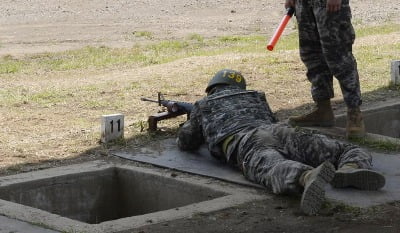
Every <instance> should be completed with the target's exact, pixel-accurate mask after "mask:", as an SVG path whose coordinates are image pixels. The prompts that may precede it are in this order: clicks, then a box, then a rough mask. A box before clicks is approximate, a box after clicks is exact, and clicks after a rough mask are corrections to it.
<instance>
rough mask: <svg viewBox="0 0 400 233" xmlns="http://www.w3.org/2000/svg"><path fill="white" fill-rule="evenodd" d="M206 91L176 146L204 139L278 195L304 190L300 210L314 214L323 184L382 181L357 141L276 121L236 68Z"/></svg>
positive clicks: (193, 145)
mask: <svg viewBox="0 0 400 233" xmlns="http://www.w3.org/2000/svg"><path fill="white" fill-rule="evenodd" d="M206 93H207V96H206V97H204V98H203V99H201V100H199V101H197V102H196V103H195V104H194V107H193V109H192V112H191V114H190V119H189V120H188V121H186V122H185V124H184V125H183V126H182V128H180V130H179V132H178V139H177V142H178V146H179V148H180V149H182V150H196V149H198V148H199V147H200V145H201V144H203V143H204V142H205V143H206V144H207V146H208V150H209V151H210V153H211V155H213V156H214V157H216V158H218V159H220V160H222V161H225V162H227V163H229V164H231V165H233V166H237V167H238V168H239V169H240V170H241V171H242V173H243V175H244V176H245V177H246V178H247V179H248V180H250V181H252V182H255V183H258V184H261V185H263V186H265V187H266V188H268V189H269V190H271V191H272V192H273V193H276V194H281V193H302V198H301V204H300V207H301V209H302V210H303V211H304V213H306V214H316V213H317V212H318V210H319V209H320V207H321V204H322V201H323V200H324V197H325V196H324V194H325V191H324V186H325V184H327V183H331V182H332V185H333V186H334V187H337V188H344V187H348V186H352V187H355V188H359V189H366V190H376V189H379V188H381V187H382V186H383V185H384V184H385V178H384V177H383V176H382V175H381V174H380V173H378V172H376V171H372V170H370V168H371V166H372V165H371V160H372V158H371V155H370V154H368V153H366V152H365V151H363V150H362V149H361V148H359V147H357V146H356V145H352V144H348V143H343V142H340V141H337V140H332V139H329V138H328V137H326V136H323V135H320V134H311V133H310V132H305V131H304V132H303V131H296V130H295V129H294V128H291V127H288V126H286V125H282V124H277V123H276V119H275V117H274V115H273V113H272V111H271V109H270V107H269V106H268V103H267V100H266V97H265V94H264V93H263V92H257V91H248V90H246V82H245V79H244V78H243V76H242V75H241V74H240V73H239V72H237V71H234V70H229V69H224V70H221V71H219V72H217V73H216V74H215V76H214V77H213V78H212V79H211V81H210V82H209V84H208V86H207V88H206ZM335 167H337V168H339V169H338V170H336V171H335ZM332 179H333V180H332Z"/></svg>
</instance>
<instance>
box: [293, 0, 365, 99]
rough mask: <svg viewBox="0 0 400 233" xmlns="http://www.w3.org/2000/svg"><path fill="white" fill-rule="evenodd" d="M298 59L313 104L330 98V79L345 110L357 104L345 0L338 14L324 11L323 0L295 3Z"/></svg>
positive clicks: (351, 35)
mask: <svg viewBox="0 0 400 233" xmlns="http://www.w3.org/2000/svg"><path fill="white" fill-rule="evenodd" d="M296 18H297V23H298V28H299V43H300V57H301V59H302V61H303V63H304V64H305V66H306V68H307V78H308V80H309V81H310V82H311V94H312V97H313V99H314V101H319V100H327V99H330V98H332V97H333V96H334V91H333V76H335V77H336V78H337V80H338V81H339V84H340V87H341V90H342V94H343V98H344V101H345V103H346V105H347V106H348V107H358V106H360V105H361V103H362V101H361V92H360V83H359V76H358V71H357V62H356V60H355V58H354V56H353V53H352V45H353V42H354V39H355V33H354V29H353V26H352V24H351V10H350V5H349V0H342V6H341V9H340V10H339V11H338V12H334V13H327V12H326V0H297V3H296Z"/></svg>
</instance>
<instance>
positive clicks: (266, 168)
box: [228, 124, 372, 194]
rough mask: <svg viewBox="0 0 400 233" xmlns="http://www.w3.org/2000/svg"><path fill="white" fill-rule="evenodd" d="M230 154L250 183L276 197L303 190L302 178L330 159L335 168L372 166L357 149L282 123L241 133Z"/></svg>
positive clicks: (369, 160) (367, 157) (229, 150)
mask: <svg viewBox="0 0 400 233" xmlns="http://www.w3.org/2000/svg"><path fill="white" fill-rule="evenodd" d="M228 153H231V154H232V157H235V158H236V159H237V164H238V166H239V167H240V168H241V170H242V172H243V175H244V176H245V177H246V178H247V179H248V180H250V181H252V182H255V183H258V184H261V185H263V186H265V187H267V188H268V189H269V190H271V191H272V192H273V193H277V194H278V193H294V192H299V191H301V190H302V187H301V186H300V184H299V177H300V175H301V174H302V173H303V172H304V171H306V170H310V169H312V168H313V167H317V166H318V165H320V164H321V163H323V162H324V161H327V160H328V161H330V162H332V164H334V165H335V166H336V167H341V166H343V164H345V163H357V164H358V165H359V166H360V167H362V168H371V166H372V165H371V160H372V158H371V155H370V154H368V153H366V152H365V151H363V150H362V149H360V148H359V147H358V146H355V145H352V144H348V143H343V142H340V141H338V140H333V139H330V138H328V137H326V136H324V135H320V134H313V133H311V132H307V131H296V130H295V129H294V128H290V127H288V126H285V125H280V124H272V125H265V126H261V127H258V128H255V129H245V130H242V131H241V132H239V133H237V134H236V135H235V136H234V139H233V141H232V142H231V143H230V144H229V146H228Z"/></svg>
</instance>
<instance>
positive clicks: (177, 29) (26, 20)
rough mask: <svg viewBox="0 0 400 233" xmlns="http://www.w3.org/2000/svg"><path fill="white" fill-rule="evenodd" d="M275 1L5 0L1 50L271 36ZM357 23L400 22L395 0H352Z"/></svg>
mask: <svg viewBox="0 0 400 233" xmlns="http://www.w3.org/2000/svg"><path fill="white" fill-rule="evenodd" d="M283 2H284V1H283V0H282V1H272V0H235V1H228V0H184V1H182V0H166V1H162V0H152V1H149V0H132V1H129V0H91V1H79V0H3V1H2V3H1V4H0V55H5V54H11V55H23V54H27V53H37V52H45V51H60V50H65V49H71V48H79V47H82V46H85V45H107V46H113V47H121V46H131V45H132V44H135V43H137V42H138V41H143V40H144V38H143V37H136V36H135V35H134V32H138V31H148V32H151V33H152V35H153V37H154V38H153V40H154V39H166V38H184V37H186V36H188V35H190V34H193V33H197V34H199V35H202V36H204V37H213V36H221V35H232V34H235V35H236V34H253V33H258V34H265V35H269V34H271V32H272V31H273V30H274V28H275V27H276V25H277V23H278V22H279V20H280V19H281V17H282V14H283V12H284V10H283ZM351 6H352V8H353V15H354V23H356V24H360V23H363V24H364V23H368V24H376V23H381V22H386V21H394V22H399V21H400V14H399V13H398V12H399V5H398V2H397V1H393V0H392V1H391V0H380V1H375V0H363V1H361V0H355V1H351Z"/></svg>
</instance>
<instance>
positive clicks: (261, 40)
mask: <svg viewBox="0 0 400 233" xmlns="http://www.w3.org/2000/svg"><path fill="white" fill-rule="evenodd" d="M396 31H400V25H398V24H388V25H383V26H374V27H362V28H358V29H357V36H358V37H363V36H368V35H378V34H388V33H392V32H396ZM135 35H137V36H140V37H149V36H151V33H150V32H146V31H142V32H135ZM267 39H268V38H266V37H265V36H261V35H251V36H222V37H219V38H214V39H204V38H203V37H202V36H201V35H198V34H192V35H190V36H189V37H188V38H187V39H186V40H167V41H160V42H155V43H151V44H146V45H137V46H134V47H132V48H128V49H126V48H124V49H118V48H108V47H104V46H101V47H90V46H89V47H85V48H82V49H78V50H71V51H66V52H61V53H46V54H38V55H35V56H28V57H25V58H22V59H14V58H12V57H10V56H5V57H3V58H1V60H0V61H1V62H0V74H3V75H12V74H18V73H27V74H29V73H35V72H37V71H44V72H51V71H68V70H80V69H90V68H95V69H98V68H107V67H115V66H132V65H135V66H147V65H151V64H161V63H166V62H171V61H174V60H177V59H181V58H185V57H191V56H210V55H216V54H223V53H232V52H235V53H265V46H266V43H267ZM396 48H397V47H396ZM276 49H277V50H294V49H298V34H297V32H294V33H291V34H289V35H287V36H283V37H282V38H281V40H280V41H279V42H278V44H277V48H276ZM378 49H380V47H379V46H375V47H372V46H370V47H369V48H364V49H363V51H361V52H359V53H360V54H361V55H360V54H359V56H361V57H362V56H364V57H365V58H366V59H372V58H375V59H379V56H380V57H386V56H385V54H382V53H381V52H382V51H378ZM382 49H385V48H382ZM389 52H390V51H389ZM372 53H373V55H374V56H372V57H371V56H369V54H372ZM363 54H365V55H363ZM378 54H379V55H378ZM271 55H273V54H272V53H271ZM393 57H394V55H393V54H391V57H390V59H392V58H393Z"/></svg>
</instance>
